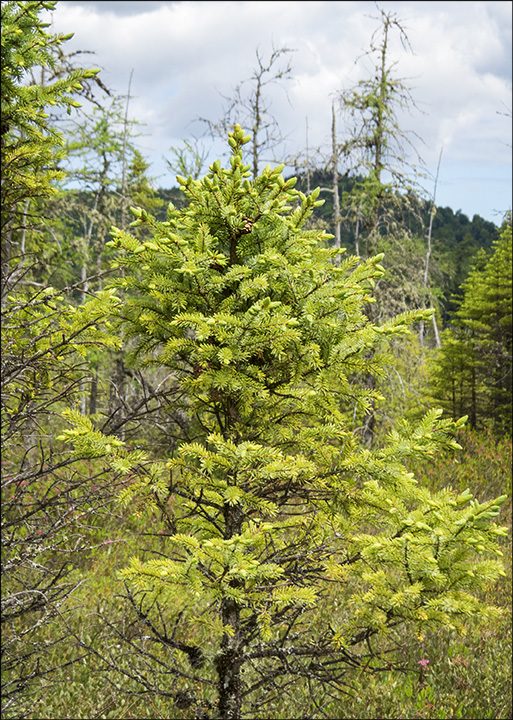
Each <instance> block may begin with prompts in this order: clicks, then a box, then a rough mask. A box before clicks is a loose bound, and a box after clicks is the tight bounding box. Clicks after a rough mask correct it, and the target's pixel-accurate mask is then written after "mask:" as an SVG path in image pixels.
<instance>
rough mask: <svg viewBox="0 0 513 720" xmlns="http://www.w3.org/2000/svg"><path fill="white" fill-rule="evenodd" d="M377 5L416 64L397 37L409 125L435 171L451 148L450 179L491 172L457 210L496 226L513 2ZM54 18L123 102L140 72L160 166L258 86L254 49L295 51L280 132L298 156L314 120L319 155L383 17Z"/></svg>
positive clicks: (294, 9) (170, 13) (395, 52)
mask: <svg viewBox="0 0 513 720" xmlns="http://www.w3.org/2000/svg"><path fill="white" fill-rule="evenodd" d="M137 5H138V6H139V8H138V11H137ZM121 6H123V7H124V9H123V10H121V9H120V8H121ZM380 7H382V8H383V9H384V10H385V11H392V12H395V13H396V14H397V16H398V18H399V19H400V20H401V21H404V25H405V27H406V29H407V33H408V37H409V40H410V43H411V46H412V48H413V51H414V53H415V54H414V55H411V54H409V53H407V52H405V51H404V49H403V48H402V47H401V43H400V41H399V38H398V37H397V36H396V35H395V34H392V39H391V45H390V52H391V56H390V57H391V58H394V59H396V60H397V73H398V75H399V76H400V77H404V78H409V80H407V82H408V84H409V85H411V87H412V95H413V97H414V99H415V100H416V102H417V104H418V105H419V107H420V108H421V109H422V110H423V111H424V113H425V114H422V113H420V112H418V113H415V112H414V113H412V114H405V115H404V117H402V119H401V122H404V127H405V129H410V130H414V131H415V132H417V133H418V134H419V135H420V136H421V137H422V138H423V140H424V143H425V144H424V146H422V147H419V150H420V152H421V154H422V156H423V157H424V158H425V160H426V161H427V162H428V164H429V166H430V168H431V170H433V171H434V169H435V167H436V162H437V159H438V155H439V152H440V148H441V147H442V146H443V148H444V163H445V164H446V167H447V168H449V167H452V166H453V165H454V166H455V167H457V166H459V167H461V168H464V167H469V166H473V167H479V166H482V168H483V172H482V177H483V179H484V180H483V184H482V189H481V201H480V205H479V207H477V208H475V209H474V208H472V207H466V206H465V202H464V197H465V196H464V187H463V185H464V182H463V185H462V190H461V196H462V202H461V203H460V204H459V206H461V207H462V209H463V211H464V212H468V213H469V214H473V213H474V212H479V213H480V214H483V215H484V216H485V217H488V218H490V219H491V215H490V213H491V211H492V210H491V209H492V203H494V205H493V207H496V206H497V197H496V196H495V197H494V196H493V195H492V189H491V185H490V183H489V182H488V181H487V180H486V178H490V177H492V175H493V172H491V171H490V168H494V167H495V168H502V169H501V173H502V174H501V177H504V172H505V168H504V166H505V165H506V166H508V167H509V166H510V164H511V149H510V148H509V150H508V147H507V146H508V143H509V145H510V146H511V126H510V122H508V119H507V118H505V117H504V116H503V115H500V114H499V113H500V112H501V111H502V112H505V111H506V109H508V108H509V110H510V111H511V3H510V2H465V3H461V2H382V3H381V4H380ZM52 15H53V17H54V24H55V28H56V29H58V30H59V31H63V32H75V38H74V39H73V40H72V41H71V42H70V43H69V45H68V47H69V49H70V50H71V49H76V48H81V49H84V50H95V51H96V52H97V59H96V62H98V64H99V65H100V66H101V67H103V68H104V69H105V71H104V73H103V77H104V82H106V84H107V85H110V86H112V87H113V88H114V89H115V91H116V92H117V93H120V94H123V93H126V91H127V86H128V79H129V76H130V72H131V70H132V69H134V77H133V84H132V94H133V95H134V96H136V97H134V98H133V99H132V100H131V104H130V109H131V111H132V114H133V116H134V117H135V118H136V119H138V120H140V121H142V122H146V123H147V124H148V131H149V133H150V136H149V137H148V138H143V139H142V141H141V143H142V145H143V146H144V147H146V148H147V149H148V151H149V153H150V155H151V159H153V160H154V161H155V163H156V164H157V165H158V163H159V162H160V157H161V155H163V154H166V153H167V152H168V148H169V146H170V145H172V144H177V143H178V142H180V139H181V138H184V137H188V136H190V135H191V133H193V132H195V133H196V134H197V133H198V132H199V131H200V129H201V128H200V126H199V125H198V124H197V123H194V122H193V121H194V120H195V119H196V118H198V117H201V116H202V117H207V118H209V119H211V120H214V121H215V120H217V119H219V117H220V115H221V113H222V111H223V105H224V101H223V98H222V97H221V94H220V93H222V94H224V95H230V93H231V91H232V90H233V88H234V87H235V86H236V85H237V84H239V83H240V82H241V81H242V80H244V79H247V78H249V77H250V76H251V74H252V72H253V71H254V69H255V66H256V60H255V51H256V49H257V48H259V49H260V51H261V53H262V56H263V57H268V55H269V53H270V51H271V49H272V47H273V45H274V47H275V48H280V47H284V46H286V47H288V48H290V49H294V50H296V52H294V53H292V54H291V56H290V59H291V63H292V66H293V76H294V79H293V81H292V82H290V83H288V84H285V85H284V88H279V87H277V88H274V89H273V90H272V91H271V90H270V91H269V92H270V93H271V94H270V97H271V96H272V102H273V104H272V109H273V111H274V113H275V115H276V116H277V118H278V120H279V121H280V124H281V128H282V132H283V134H284V135H289V140H288V145H287V147H288V148H289V149H290V148H292V147H293V146H294V144H295V146H296V148H297V149H298V150H299V149H303V148H304V144H305V123H306V118H308V126H309V143H310V146H311V147H313V146H315V145H320V144H326V143H328V141H329V132H330V122H331V117H330V104H331V99H332V95H333V93H334V92H335V91H337V90H341V89H342V88H343V87H347V86H350V85H352V84H353V83H354V82H356V81H357V80H358V79H359V78H361V77H362V75H363V74H364V73H365V72H368V71H369V69H370V68H371V67H372V63H371V60H370V59H369V58H366V59H364V60H363V61H362V62H361V63H358V64H356V65H355V60H356V58H357V57H358V56H359V55H361V54H362V52H363V51H365V50H366V49H368V47H369V42H370V38H371V36H372V33H373V32H374V30H376V28H377V27H378V22H377V20H376V18H377V17H378V16H379V10H378V9H377V7H376V5H375V3H374V2H324V1H322V2H310V1H308V2H305V1H303V2H294V3H290V2H285V1H283V0H266V1H264V2H255V1H249V2H234V1H232V0H225V1H219V2H213V1H210V2H198V1H196V0H188V1H186V2H160V3H159V2H141V3H121V2H119V3H117V2H116V3H112V2H100V3H91V2H81V1H80V0H73V2H71V1H68V0H61V1H60V2H58V3H57V9H56V11H55V12H54V13H53V14H52ZM86 57H87V56H86ZM284 89H287V91H288V97H289V99H290V104H289V102H288V100H287V97H286V95H285V92H284ZM442 170H443V168H442ZM460 176H461V177H463V178H464V177H465V175H464V171H463V170H462V172H460ZM474 184H475V183H474ZM503 185H504V184H503ZM454 191H455V192H456V189H455V190H454ZM494 192H496V189H495V191H494ZM510 193H511V190H509V194H508V188H504V186H503V195H502V199H501V200H500V202H502V204H503V206H504V210H506V209H507V208H508V206H510V205H511V200H510ZM448 197H449V196H448ZM473 197H474V198H475V197H476V196H475V195H474V196H473ZM451 201H454V200H452V196H451ZM446 204H450V203H449V202H447V203H446Z"/></svg>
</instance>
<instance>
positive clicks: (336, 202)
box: [331, 103, 340, 265]
mask: <svg viewBox="0 0 513 720" xmlns="http://www.w3.org/2000/svg"><path fill="white" fill-rule="evenodd" d="M331 145H332V169H333V224H334V225H335V247H337V248H338V249H339V250H340V199H339V195H338V152H337V126H336V118H335V103H332V105H331ZM336 263H337V265H340V256H338V257H337V259H336Z"/></svg>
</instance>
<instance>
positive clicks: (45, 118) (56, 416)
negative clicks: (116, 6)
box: [1, 0, 512, 720]
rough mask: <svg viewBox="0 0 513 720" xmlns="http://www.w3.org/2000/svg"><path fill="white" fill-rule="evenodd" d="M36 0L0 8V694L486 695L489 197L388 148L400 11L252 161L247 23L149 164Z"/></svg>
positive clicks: (506, 371) (356, 714)
mask: <svg viewBox="0 0 513 720" xmlns="http://www.w3.org/2000/svg"><path fill="white" fill-rule="evenodd" d="M54 7H55V3H54V2H47V1H43V0H41V1H33V0H30V1H27V2H22V1H10V2H2V5H1V11H2V69H1V77H2V85H1V94H2V122H1V149H2V159H1V162H2V187H1V203H2V205H1V224H2V289H1V314H2V375H1V389H2V392H1V402H2V418H1V422H2V460H1V467H2V585H1V595H2V604H1V622H2V717H5V718H134V717H137V718H191V719H193V718H212V719H214V718H220V719H223V720H224V719H229V718H233V719H239V718H299V717H302V718H314V717H315V718H340V717H347V718H368V717H379V718H400V717H419V718H445V717H451V718H452V717H455V718H484V717H487V718H507V717H510V716H511V715H510V713H511V460H512V458H511V350H512V340H511V338H512V315H511V300H512V297H511V288H512V272H511V264H512V247H511V243H512V235H511V210H509V211H508V209H505V212H504V217H503V218H502V221H501V222H500V224H498V225H495V224H493V223H491V222H488V221H485V220H484V219H483V218H480V217H479V216H478V215H474V216H473V217H472V219H469V218H468V217H467V216H466V215H464V214H462V213H461V212H460V211H456V212H454V211H453V210H452V209H451V208H446V207H445V208H444V207H439V206H438V205H437V203H436V181H437V178H435V179H434V184H433V187H431V188H430V189H429V191H426V190H423V187H424V185H425V184H426V177H421V176H420V173H419V171H418V170H416V169H414V167H413V166H412V167H408V166H407V164H406V161H405V160H404V157H405V154H404V152H403V150H402V148H403V143H404V141H405V139H406V133H405V131H404V130H403V129H402V128H401V127H400V125H399V124H398V121H397V117H398V115H397V109H398V107H399V106H405V105H406V106H409V104H410V103H413V98H412V97H411V93H410V90H409V88H407V87H406V86H405V85H404V84H403V81H401V80H399V79H397V78H396V77H395V75H394V65H393V64H391V63H390V60H389V58H388V57H387V47H388V45H387V43H388V40H389V38H390V35H391V34H392V33H398V34H399V35H400V36H401V39H402V40H403V44H404V47H405V48H408V43H407V38H406V34H405V31H404V28H403V26H402V24H401V21H400V19H399V18H398V17H397V16H396V15H395V14H393V13H386V12H384V11H381V17H380V21H379V23H378V27H377V29H376V32H375V34H374V35H373V36H372V38H371V39H370V44H369V49H368V55H369V57H371V58H373V59H374V62H375V67H374V68H373V72H372V73H370V75H369V78H368V80H366V81H362V82H360V83H359V84H358V85H357V86H355V87H353V88H350V89H349V90H347V89H346V90H344V91H341V92H340V94H339V96H338V97H337V98H336V100H335V101H334V102H333V107H332V117H331V118H328V121H327V122H328V125H329V124H330V123H331V131H332V146H331V148H327V149H326V150H325V151H324V152H322V150H321V149H317V150H316V152H315V153H314V152H313V149H312V148H306V149H305V151H304V152H301V153H299V152H298V154H297V156H295V157H284V158H277V160H276V162H269V163H267V162H266V161H265V160H264V158H265V157H267V156H269V155H272V156H273V153H274V149H275V147H276V146H275V142H276V138H277V137H278V136H279V121H278V120H277V119H275V118H273V117H272V116H271V114H270V110H269V106H268V105H267V98H266V94H265V92H266V87H267V83H268V82H271V81H272V82H283V81H284V80H286V78H287V77H289V76H290V75H291V74H292V73H293V68H292V65H291V64H290V63H289V53H290V51H289V50H287V49H286V48H281V49H274V50H273V52H272V54H271V56H270V57H269V58H265V57H264V56H262V54H260V52H259V51H257V53H256V67H255V72H254V75H253V78H252V80H253V82H252V84H251V83H250V84H249V85H248V84H245V85H241V86H239V87H237V88H235V89H234V91H233V97H232V98H231V102H230V103H229V106H228V108H227V110H226V113H225V115H224V116H223V117H222V118H221V119H219V120H216V119H207V120H205V125H206V128H207V130H208V132H209V133H210V134H211V135H212V137H222V138H223V139H224V143H225V146H226V151H225V154H224V155H223V157H222V158H220V159H218V160H216V161H214V162H213V163H211V164H210V165H208V166H207V165H206V161H205V156H204V155H203V152H202V149H201V147H200V145H199V144H198V142H197V141H196V140H194V139H187V140H184V142H183V145H182V146H181V147H176V148H170V149H165V148H164V149H163V152H168V153H170V155H169V160H168V163H169V168H170V170H172V171H173V173H174V174H175V176H176V183H177V184H176V187H173V188H161V187H159V186H158V185H157V184H156V183H155V181H154V180H153V179H152V177H151V167H150V165H149V161H148V160H147V158H145V157H144V155H143V154H142V153H141V152H140V150H139V149H138V144H137V137H138V133H139V132H140V127H139V124H138V123H137V120H136V119H133V118H132V117H131V114H130V88H129V89H128V93H127V94H126V95H116V94H115V92H114V91H113V90H112V89H110V88H107V87H106V86H105V84H104V81H103V79H102V73H101V72H100V71H99V70H97V69H90V68H89V69H84V68H82V67H81V66H80V61H81V59H82V56H81V54H80V53H79V54H78V55H68V54H66V42H67V40H68V39H69V37H70V36H69V35H64V36H59V35H54V34H53V33H52V32H51V31H50V29H49V25H48V24H47V18H48V13H51V11H52V10H53V9H54ZM72 32H73V28H70V33H72ZM85 50H86V49H85ZM244 88H249V89H248V93H249V94H246V95H245V94H244V92H243V91H244ZM249 128H251V132H249ZM440 157H442V156H440ZM291 167H295V168H296V173H295V174H294V175H291V174H290V173H289V171H288V168H291ZM431 180H432V179H431Z"/></svg>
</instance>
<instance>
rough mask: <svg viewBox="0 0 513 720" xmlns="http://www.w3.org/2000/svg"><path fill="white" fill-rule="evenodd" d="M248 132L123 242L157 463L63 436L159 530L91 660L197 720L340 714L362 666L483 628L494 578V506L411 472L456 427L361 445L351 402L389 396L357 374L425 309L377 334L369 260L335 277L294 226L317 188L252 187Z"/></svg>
mask: <svg viewBox="0 0 513 720" xmlns="http://www.w3.org/2000/svg"><path fill="white" fill-rule="evenodd" d="M248 140H249V138H248V136H245V135H244V132H243V131H242V129H241V128H240V127H239V126H237V125H236V126H235V128H234V130H233V132H231V133H230V134H229V144H230V146H231V148H232V154H231V159H230V163H229V166H228V167H222V166H221V163H220V161H216V162H214V163H213V164H212V165H211V167H210V172H209V173H208V175H207V176H206V177H204V178H203V179H202V180H193V179H192V177H189V178H188V179H185V178H178V179H179V182H180V183H181V186H182V190H183V192H184V193H185V195H186V197H187V198H188V200H189V201H190V202H189V204H188V206H187V207H186V208H184V209H182V210H180V211H178V210H176V209H174V208H173V207H172V206H171V207H170V209H169V212H168V219H167V221H166V222H163V223H162V222H157V221H156V220H155V219H154V218H153V217H151V216H150V215H149V214H148V213H146V212H145V211H140V210H137V209H135V210H134V213H135V215H136V218H137V219H136V221H135V223H134V225H135V226H140V225H141V224H144V225H146V226H147V227H148V228H150V229H151V230H152V234H153V237H152V238H151V240H144V241H141V240H138V239H137V238H136V237H135V236H133V235H131V234H130V233H127V232H124V231H122V230H117V229H114V230H113V238H114V239H113V241H112V242H113V245H114V246H117V247H118V248H119V249H120V258H119V260H118V262H119V264H120V266H121V267H122V268H123V276H122V277H120V278H119V279H118V280H117V282H116V283H115V284H116V285H117V286H119V287H121V288H123V290H124V291H125V290H126V291H129V292H128V293H127V297H129V298H130V300H129V301H127V302H125V303H123V304H119V305H118V320H119V322H120V323H122V327H123V328H124V331H125V333H126V336H127V337H130V338H131V344H132V345H135V346H136V350H135V355H134V359H133V361H134V362H135V363H137V362H138V363H141V364H152V365H156V366H157V367H160V368H165V369H166V370H167V376H168V382H169V383H172V384H175V386H176V387H177V388H178V389H179V390H180V392H179V393H177V394H176V397H179V395H180V394H181V397H182V402H183V406H184V408H186V409H187V417H188V420H187V422H184V423H183V425H182V426H181V430H178V429H177V430H176V436H175V441H174V443H173V444H172V445H170V447H169V451H168V454H167V456H164V457H162V456H159V457H155V458H152V457H150V456H149V455H148V454H145V453H143V452H142V451H141V450H138V449H137V448H127V447H125V446H124V445H123V443H121V442H119V440H116V441H115V442H110V441H109V438H108V437H106V436H101V434H100V433H98V432H97V431H95V430H94V429H93V426H92V424H91V423H90V422H89V421H88V420H87V418H84V417H83V416H81V415H80V413H78V412H75V411H70V412H69V413H68V417H69V419H70V421H71V422H72V423H73V424H74V426H75V427H74V428H73V430H71V431H68V432H67V433H65V435H64V436H63V439H64V438H68V439H69V440H70V441H72V442H73V443H74V446H75V452H76V453H77V454H78V455H79V456H80V457H84V456H85V455H89V456H101V455H104V456H106V457H107V458H108V461H109V463H110V464H111V467H112V468H113V469H114V470H116V471H118V472H119V471H124V472H126V473H127V474H129V473H131V474H132V481H133V482H132V485H131V486H130V489H129V490H126V491H124V492H123V493H122V495H121V497H120V499H121V501H122V502H123V503H125V504H126V505H127V506H130V507H134V508H136V507H137V508H139V509H140V510H141V509H142V510H143V511H144V512H146V513H147V515H145V517H146V518H147V520H146V522H145V532H146V533H147V534H149V535H150V536H152V535H153V536H154V538H155V542H157V538H158V544H157V547H155V546H154V549H155V552H152V551H151V549H150V548H148V547H146V548H143V547H141V552H140V556H139V557H134V558H133V559H132V560H131V562H130V564H129V566H128V567H127V568H125V569H124V570H123V571H122V572H121V580H122V583H123V584H124V587H125V592H124V594H125V598H126V600H127V602H128V606H129V607H130V608H131V610H132V612H133V613H134V617H133V618H132V622H131V623H130V624H129V623H126V624H125V625H124V626H121V625H119V626H118V629H117V635H116V638H115V639H114V640H112V642H111V644H110V646H109V645H108V644H107V646H106V647H105V648H104V649H103V651H102V660H103V661H104V662H105V670H107V671H109V672H110V673H112V674H111V676H110V677H111V679H112V680H113V681H114V682H115V684H116V686H117V687H118V688H119V690H120V691H122V689H123V686H124V683H123V677H130V678H131V679H132V681H133V680H137V682H138V683H139V687H140V692H141V694H144V695H146V696H148V694H150V696H151V695H152V694H153V695H161V696H164V697H168V698H170V701H171V703H172V706H171V707H170V713H171V714H172V713H177V712H178V711H179V712H180V713H181V715H182V716H183V717H191V718H192V717H216V718H223V719H225V720H227V719H232V718H233V719H235V718H255V717H266V718H273V717H280V718H281V717H299V716H305V717H307V716H308V717H309V716H311V715H312V714H316V713H317V712H318V708H319V707H322V712H323V713H325V714H326V716H328V717H340V716H341V715H343V712H344V709H343V708H344V693H345V692H347V690H348V688H350V686H351V680H352V678H354V673H355V672H357V673H364V672H369V673H373V672H379V671H380V670H383V669H384V668H389V669H390V668H393V667H395V666H397V664H398V663H399V662H400V656H399V655H396V654H395V651H396V649H397V648H399V647H400V646H401V645H402V644H403V643H404V642H405V641H411V640H415V638H416V637H417V636H420V635H421V633H422V632H424V631H425V629H426V628H436V627H439V626H446V627H447V626H449V627H452V628H454V629H459V630H461V631H463V630H464V627H465V625H466V623H467V622H468V621H469V619H472V621H473V622H474V621H476V620H477V619H479V620H483V619H491V618H493V617H494V616H495V613H496V612H498V611H497V610H495V609H493V608H490V607H488V606H487V605H486V603H484V602H483V601H482V600H481V599H479V597H478V591H479V590H480V589H481V588H483V587H485V586H486V585H488V584H489V583H490V582H494V581H495V580H496V579H497V578H498V576H499V575H501V574H503V570H502V564H501V561H500V560H499V559H498V558H497V557H496V555H500V550H499V548H498V542H497V541H498V538H499V537H500V536H501V535H504V534H505V532H506V531H505V529H504V528H500V527H498V526H497V525H496V524H495V522H494V518H495V517H496V516H497V514H498V513H499V509H500V506H501V504H502V503H503V502H504V499H505V498H504V497H501V498H498V499H497V500H495V501H491V502H486V503H484V504H480V503H479V502H478V501H477V500H474V499H473V497H472V495H471V494H470V493H469V492H468V491H465V492H463V493H460V494H457V493H455V492H452V491H450V490H443V491H442V492H440V493H436V494H432V493H430V492H429V491H428V490H427V489H424V488H422V487H421V486H420V485H419V484H418V482H417V481H416V479H415V478H414V477H413V476H412V474H411V473H409V472H408V470H407V468H406V463H407V461H408V460H410V459H412V458H415V457H419V456H426V455H427V456H433V455H436V453H437V452H439V450H440V449H441V448H442V447H446V446H450V447H454V448H455V449H457V447H458V446H457V444H456V443H455V442H454V440H453V434H454V433H455V431H456V430H457V429H458V428H460V427H461V426H462V425H463V423H464V420H459V421H456V422H454V421H453V420H449V419H442V418H441V417H440V415H441V411H438V410H433V411H431V412H429V413H428V414H427V415H426V416H425V418H424V419H423V421H422V422H421V423H420V424H419V425H418V426H415V427H412V426H410V425H409V424H408V423H407V422H405V421H404V422H401V423H400V424H399V425H398V427H396V428H395V429H394V430H393V431H391V433H390V434H389V436H388V438H387V441H386V443H385V444H384V445H383V446H382V447H381V448H373V449H372V450H371V449H369V448H366V447H364V445H363V442H362V439H361V437H360V436H359V430H358V428H356V427H354V425H353V414H354V409H355V406H358V405H360V406H363V407H364V408H365V407H368V405H369V403H370V402H371V401H375V402H376V403H378V404H379V397H377V395H376V392H375V391H372V390H370V389H368V388H365V387H363V386H362V383H359V382H355V381H356V379H357V378H358V377H359V376H360V375H362V374H365V375H367V374H369V373H373V374H379V373H381V372H382V371H383V369H384V367H385V365H386V362H387V355H386V346H387V342H388V340H389V338H390V337H393V336H394V335H396V334H397V333H403V332H407V331H408V325H409V324H411V322H413V321H414V320H416V319H418V318H419V317H420V316H423V317H425V316H426V313H423V314H422V313H418V312H417V313H408V314H405V315H402V316H401V317H398V318H395V319H394V320H392V321H390V322H388V323H387V324H385V325H381V326H377V325H375V324H373V323H372V322H371V321H370V320H369V318H368V316H367V315H366V313H365V312H364V309H365V306H366V303H368V302H371V301H372V287H373V283H374V282H375V279H376V278H377V277H379V276H380V275H381V273H382V272H383V268H382V267H381V266H380V264H379V263H380V260H381V257H380V256H376V257H372V258H368V259H367V260H365V261H361V260H360V259H358V258H356V257H347V258H345V259H342V261H341V262H340V264H338V263H335V262H334V259H335V254H336V252H337V250H334V249H328V247H327V242H326V236H325V235H323V233H322V232H319V231H317V230H305V229H304V224H305V221H306V220H307V218H308V217H309V215H310V214H311V212H312V210H313V208H314V207H315V205H316V204H317V203H318V201H317V199H316V198H317V195H318V192H317V191H314V192H313V193H312V194H311V195H309V196H308V197H306V196H304V195H303V194H302V193H299V192H297V191H295V190H294V189H293V185H294V180H288V181H285V180H284V179H283V177H282V175H281V171H282V169H283V167H276V168H274V169H272V168H271V167H269V166H268V167H266V168H265V169H264V170H263V172H262V174H261V175H259V177H257V178H256V179H254V180H250V179H249V177H250V175H251V173H250V165H246V164H244V158H243V146H244V144H245V143H246V142H248ZM146 237H147V236H146ZM121 588H122V586H121ZM112 589H113V592H116V591H117V590H118V588H117V587H116V582H115V581H114V580H113V588H112ZM123 627H125V628H126V629H127V633H126V634H124V631H123ZM132 688H133V686H132ZM132 691H133V690H132ZM177 708H178V709H179V710H177Z"/></svg>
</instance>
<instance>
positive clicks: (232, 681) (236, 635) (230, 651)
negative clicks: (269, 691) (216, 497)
mask: <svg viewBox="0 0 513 720" xmlns="http://www.w3.org/2000/svg"><path fill="white" fill-rule="evenodd" d="M223 514H224V520H225V526H224V528H225V529H224V537H225V539H226V540H229V539H231V538H232V537H233V536H234V535H238V534H239V533H240V531H241V528H242V518H243V512H242V511H241V508H240V507H239V506H238V505H228V504H226V505H225V506H224V513H223ZM238 584H239V583H238V581H237V580H232V581H231V583H230V585H231V586H232V587H237V586H238ZM221 619H222V622H223V627H224V628H226V631H225V633H224V635H223V639H222V640H221V648H220V651H219V654H218V657H217V659H216V663H215V665H216V670H217V676H218V698H219V709H218V713H219V714H218V717H219V718H220V719H221V720H239V718H240V717H241V710H242V680H241V675H240V671H241V657H240V649H241V627H240V608H239V606H238V604H237V603H236V602H235V600H233V599H232V598H225V599H224V600H223V601H222V602H221Z"/></svg>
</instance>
